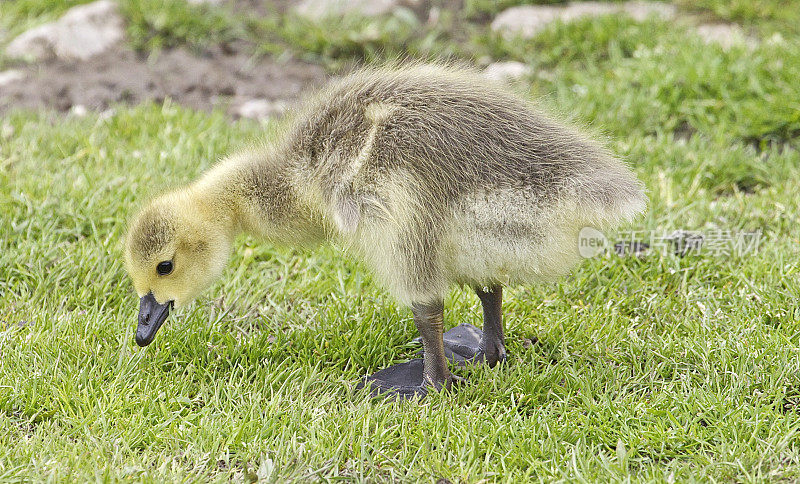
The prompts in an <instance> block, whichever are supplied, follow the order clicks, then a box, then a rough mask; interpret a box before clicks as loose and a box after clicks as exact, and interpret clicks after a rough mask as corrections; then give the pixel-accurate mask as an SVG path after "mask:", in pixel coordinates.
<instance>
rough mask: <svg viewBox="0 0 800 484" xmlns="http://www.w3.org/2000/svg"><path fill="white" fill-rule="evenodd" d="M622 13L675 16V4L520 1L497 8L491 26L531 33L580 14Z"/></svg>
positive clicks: (525, 34) (638, 17) (507, 31)
mask: <svg viewBox="0 0 800 484" xmlns="http://www.w3.org/2000/svg"><path fill="white" fill-rule="evenodd" d="M611 14H625V15H629V16H630V17H631V18H633V19H634V20H637V21H642V20H644V19H646V18H647V17H649V16H651V15H654V16H657V17H660V18H662V19H669V18H673V17H674V16H675V7H674V6H673V5H668V4H665V3H660V2H637V1H633V2H626V3H606V2H572V3H568V4H567V5H564V6H551V5H523V6H519V7H511V8H508V9H506V10H504V11H502V12H500V13H499V14H498V15H497V17H495V19H494V20H493V21H492V25H491V27H492V30H493V31H495V32H500V33H502V34H504V35H507V36H514V35H519V36H521V37H524V38H529V37H533V36H534V35H536V34H537V33H539V32H540V31H542V30H543V29H544V28H545V27H547V25H549V24H550V23H552V22H555V21H556V20H560V21H562V22H571V21H574V20H576V19H579V18H583V17H598V16H601V15H611Z"/></svg>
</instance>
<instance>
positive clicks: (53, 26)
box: [6, 0, 124, 60]
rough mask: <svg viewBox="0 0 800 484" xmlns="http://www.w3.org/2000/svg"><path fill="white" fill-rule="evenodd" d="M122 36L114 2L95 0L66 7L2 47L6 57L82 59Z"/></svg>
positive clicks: (121, 20) (112, 44)
mask: <svg viewBox="0 0 800 484" xmlns="http://www.w3.org/2000/svg"><path fill="white" fill-rule="evenodd" d="M123 36H124V22H123V19H122V16H121V15H120V13H119V9H118V7H117V4H116V3H115V2H113V1H111V0H99V1H97V2H93V3H90V4H87V5H80V6H77V7H73V8H71V9H69V10H68V11H67V12H66V13H65V14H64V15H63V16H62V17H61V18H60V19H58V20H56V21H55V22H50V23H46V24H44V25H40V26H38V27H35V28H33V29H31V30H28V31H27V32H25V33H23V34H21V35H20V36H18V37H17V38H15V39H14V40H12V41H11V43H10V44H8V47H6V55H8V56H9V57H18V58H26V59H30V60H48V59H53V58H59V59H64V60H86V59H89V58H91V57H92V56H95V55H97V54H100V53H101V52H104V51H106V50H108V49H110V48H111V47H113V46H114V45H116V44H117V43H119V42H120V41H121V40H122V39H123Z"/></svg>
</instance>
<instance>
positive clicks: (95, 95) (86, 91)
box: [0, 47, 326, 113]
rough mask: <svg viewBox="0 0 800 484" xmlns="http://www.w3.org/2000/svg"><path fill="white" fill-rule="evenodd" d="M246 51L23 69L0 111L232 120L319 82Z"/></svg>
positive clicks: (123, 57) (3, 94)
mask: <svg viewBox="0 0 800 484" xmlns="http://www.w3.org/2000/svg"><path fill="white" fill-rule="evenodd" d="M246 50H247V49H244V48H242V49H235V48H233V49H232V48H225V49H223V48H221V47H215V48H213V49H211V50H209V51H207V52H205V53H203V54H202V55H196V54H194V53H192V52H190V51H188V50H186V49H183V48H177V49H172V50H167V51H162V52H159V53H152V54H142V53H137V52H134V51H132V50H129V49H127V48H124V47H118V48H114V49H112V50H110V51H107V52H104V53H102V54H100V55H97V56H95V57H92V58H91V59H89V60H86V61H83V62H70V61H63V60H52V61H47V62H41V63H38V64H34V65H30V66H25V67H22V68H20V70H21V71H22V72H23V74H24V76H23V77H22V79H19V80H15V81H13V82H10V83H7V84H6V85H4V86H0V112H4V111H7V110H9V109H11V108H15V107H17V108H29V109H40V108H50V109H56V110H58V111H69V110H70V109H72V108H73V107H76V106H78V107H81V109H82V108H86V109H89V110H102V109H106V108H108V107H109V106H111V105H113V104H116V103H127V104H137V103H140V102H143V101H148V100H154V101H157V102H160V101H163V100H164V99H167V98H170V99H172V100H173V101H175V102H177V103H179V104H182V105H184V106H188V107H191V108H195V109H201V110H210V109H212V108H214V107H220V108H222V109H226V110H228V112H231V113H232V112H233V111H234V110H235V107H236V106H237V105H240V104H242V103H244V102H245V101H248V100H251V99H265V100H268V101H276V102H282V103H286V104H291V103H292V102H294V101H295V100H296V99H297V98H298V97H299V95H300V94H301V93H302V92H303V91H304V90H307V89H310V88H313V87H315V86H318V85H320V84H321V83H322V82H323V81H324V80H325V77H326V76H325V72H324V70H323V69H322V68H321V67H319V66H317V65H314V64H308V63H303V62H299V61H293V60H289V61H286V62H278V61H276V60H274V59H270V58H256V57H253V56H252V55H250V54H249V53H247V52H246Z"/></svg>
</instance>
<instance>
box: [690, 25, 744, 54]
mask: <svg viewBox="0 0 800 484" xmlns="http://www.w3.org/2000/svg"><path fill="white" fill-rule="evenodd" d="M697 35H699V36H700V38H701V39H703V41H704V42H705V43H707V44H712V43H713V44H719V45H720V46H722V48H723V49H730V48H731V47H733V46H734V45H755V43H756V41H755V40H754V39H752V38H749V37H747V35H745V33H744V31H743V30H742V28H741V27H739V26H738V25H735V24H702V25H698V26H697Z"/></svg>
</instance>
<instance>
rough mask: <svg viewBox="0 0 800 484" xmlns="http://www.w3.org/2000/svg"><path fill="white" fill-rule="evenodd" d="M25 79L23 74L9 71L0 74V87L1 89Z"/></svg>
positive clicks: (18, 71)
mask: <svg viewBox="0 0 800 484" xmlns="http://www.w3.org/2000/svg"><path fill="white" fill-rule="evenodd" d="M24 79H25V73H24V72H22V71H21V70H19V69H9V70H7V71H3V72H0V87H3V86H5V85H7V84H11V83H12V82H19V81H22V80H24Z"/></svg>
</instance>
